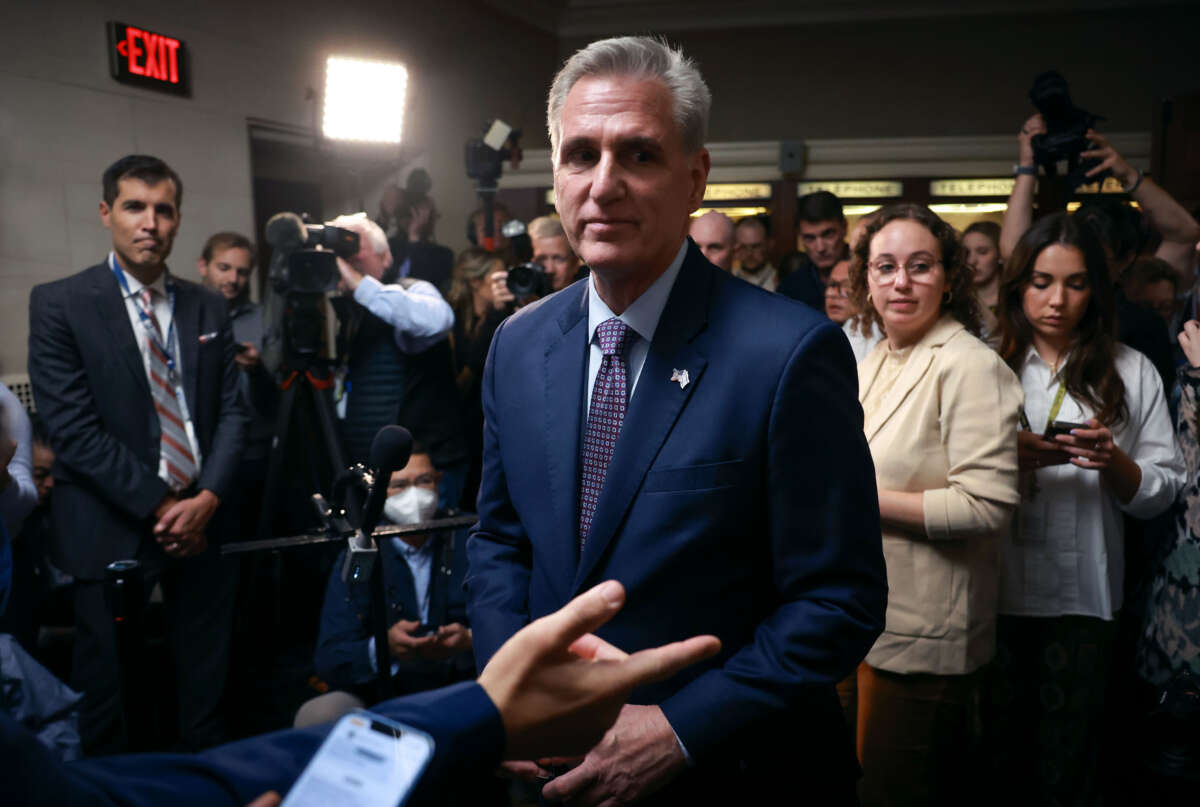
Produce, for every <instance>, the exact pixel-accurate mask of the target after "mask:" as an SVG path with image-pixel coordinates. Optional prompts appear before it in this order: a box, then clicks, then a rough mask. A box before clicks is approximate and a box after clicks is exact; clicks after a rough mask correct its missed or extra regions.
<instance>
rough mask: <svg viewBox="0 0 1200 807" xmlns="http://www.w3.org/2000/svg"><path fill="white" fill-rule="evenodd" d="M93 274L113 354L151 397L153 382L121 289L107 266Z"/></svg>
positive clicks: (97, 303) (98, 310)
mask: <svg viewBox="0 0 1200 807" xmlns="http://www.w3.org/2000/svg"><path fill="white" fill-rule="evenodd" d="M94 271H95V277H94V283H93V284H92V290H93V295H94V298H95V306H94V310H95V311H96V314H97V316H99V317H100V320H101V322H102V323H103V327H104V329H105V330H106V331H107V332H108V335H109V340H110V342H109V343H110V344H111V345H112V349H113V351H114V352H115V353H116V354H117V355H119V356H120V357H121V363H122V364H124V365H125V369H127V370H128V371H129V373H130V375H131V376H133V379H134V383H135V384H136V385H137V386H138V387H139V388H140V389H141V391H142V392H144V393H145V394H146V396H147V397H149V395H150V382H149V381H148V380H147V379H146V365H145V364H144V363H143V360H142V352H141V350H139V349H138V343H137V338H136V337H135V336H134V335H133V327H132V326H131V325H130V322H129V309H127V308H126V307H125V297H124V295H123V294H122V293H121V286H120V285H119V284H118V283H117V279H116V277H114V276H113V273H112V270H111V269H109V267H108V264H107V263H104V264H101V265H100V266H97V267H95V269H94Z"/></svg>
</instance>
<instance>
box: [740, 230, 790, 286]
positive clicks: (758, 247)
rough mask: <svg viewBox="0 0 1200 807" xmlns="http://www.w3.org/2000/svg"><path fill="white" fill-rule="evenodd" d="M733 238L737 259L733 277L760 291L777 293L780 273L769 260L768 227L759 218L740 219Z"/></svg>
mask: <svg viewBox="0 0 1200 807" xmlns="http://www.w3.org/2000/svg"><path fill="white" fill-rule="evenodd" d="M733 237H734V245H733V254H734V257H736V258H737V262H736V263H735V264H734V266H733V276H734V277H736V278H740V279H742V280H745V281H746V282H747V283H751V284H753V285H755V286H758V287H759V288H760V289H766V290H767V291H775V289H776V287H777V286H778V285H779V273H778V272H777V271H775V267H774V266H772V265H771V262H770V261H769V260H767V250H768V248H769V244H768V243H767V226H766V225H765V224H763V222H762V219H760V218H758V217H757V216H746V217H745V218H743V219H740V220H739V221H738V223H737V228H736V229H735V231H734V236H733Z"/></svg>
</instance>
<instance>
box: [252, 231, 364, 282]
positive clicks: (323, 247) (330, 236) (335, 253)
mask: <svg viewBox="0 0 1200 807" xmlns="http://www.w3.org/2000/svg"><path fill="white" fill-rule="evenodd" d="M266 236H267V243H268V244H270V245H271V247H272V248H273V249H274V253H273V254H272V255H271V269H270V278H271V285H272V286H274V288H275V290H276V291H277V292H279V293H280V294H293V293H296V294H324V293H326V292H329V291H333V290H334V289H336V288H337V285H338V279H339V277H340V273H339V272H338V268H337V259H338V258H339V257H341V258H349V257H351V256H353V255H356V254H358V246H359V241H358V233H356V232H354V231H353V230H347V229H346V228H344V227H334V226H333V225H330V224H309V223H308V214H307V213H306V214H304V215H302V216H298V215H296V214H295V213H276V214H275V215H274V216H272V217H271V218H270V219H269V220H268V221H267V227H266Z"/></svg>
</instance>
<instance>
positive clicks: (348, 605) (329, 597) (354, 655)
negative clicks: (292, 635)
mask: <svg viewBox="0 0 1200 807" xmlns="http://www.w3.org/2000/svg"><path fill="white" fill-rule="evenodd" d="M345 557H346V553H345V552H344V551H343V552H342V553H341V554H340V555H338V558H337V561H336V562H335V563H334V564H333V570H332V571H331V572H330V574H329V585H328V586H326V588H325V604H324V606H323V607H322V608H321V630H320V633H319V634H318V636H317V650H316V654H315V657H314V659H313V666H314V667H316V672H317V675H319V676H320V677H321V678H322V679H323V680H324V681H325V682H326V683H328V684H329V685H330V686H333V687H335V688H349V687H353V686H356V685H359V684H364V683H367V682H368V681H371V680H373V679H374V678H375V673H374V672H373V671H372V670H371V661H370V658H369V656H368V653H367V643H368V642H369V641H370V638H371V624H370V621H369V620H367V619H366V618H365V617H366V615H367V613H366V609H365V608H364V607H362V606H363V605H364V604H363V603H359V602H358V601H356V600H355V599H353V598H352V597H351V592H350V588H349V587H348V586H347V585H346V584H345V583H344V582H342V575H341V569H342V561H343V560H344V559H345Z"/></svg>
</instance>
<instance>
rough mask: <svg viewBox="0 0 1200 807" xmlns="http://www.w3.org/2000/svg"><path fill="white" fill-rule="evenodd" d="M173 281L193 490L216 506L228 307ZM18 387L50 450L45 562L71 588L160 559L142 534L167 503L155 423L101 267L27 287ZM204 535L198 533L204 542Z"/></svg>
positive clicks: (229, 377) (237, 405)
mask: <svg viewBox="0 0 1200 807" xmlns="http://www.w3.org/2000/svg"><path fill="white" fill-rule="evenodd" d="M173 279H174V281H175V284H176V301H175V323H176V324H175V328H176V333H177V335H178V338H179V352H180V354H181V355H180V363H181V366H182V370H183V389H184V396H185V397H186V399H187V403H188V409H189V412H190V414H191V417H192V423H193V426H194V428H195V430H196V440H197V442H198V443H199V444H200V452H201V456H202V459H203V465H202V468H201V471H200V477H199V479H198V480H197V485H198V486H199V487H201V488H207V489H208V490H211V491H212V492H214V493H216V494H217V496H219V497H220V498H222V499H224V498H225V497H226V494H227V493H228V491H229V488H230V486H231V485H232V483H233V475H234V471H235V470H236V469H237V463H238V460H239V455H240V453H241V449H242V437H243V432H244V430H245V424H246V414H245V411H244V409H243V407H242V404H241V400H240V398H239V395H238V370H237V365H236V364H235V363H234V360H233V355H234V350H233V335H232V328H231V325H230V321H229V313H228V305H227V304H226V303H225V300H224V298H222V297H221V296H220V295H219V294H217V293H216V292H213V291H210V290H208V289H205V288H204V287H202V286H200V285H198V284H196V283H190V282H188V281H186V280H182V279H179V278H173ZM201 339H203V341H201ZM29 377H30V380H31V381H32V383H33V394H34V400H36V401H37V406H38V412H39V413H40V414H41V416H42V418H43V419H44V420H45V422H46V429H47V431H48V432H49V433H50V442H51V443H52V444H53V447H54V451H55V460H54V480H55V491H54V498H53V502H52V504H51V519H52V523H53V526H54V530H53V535H54V539H53V541H52V544H51V547H50V558H51V560H53V561H54V563H55V565H56V566H58V567H59V568H60V569H62V570H63V571H65V572H67V573H69V574H72V575H75V576H76V577H81V578H85V579H101V578H103V576H104V567H105V566H106V565H107V564H108V563H111V562H112V561H114V560H121V559H125V558H133V557H136V556H137V555H138V550H139V547H141V549H142V550H143V551H151V552H158V551H160V550H158V549H157V545H156V544H154V542H153V541H152V540H151V539H150V529H149V528H150V526H151V518H152V516H153V514H154V508H155V507H156V506H157V505H158V503H159V502H160V501H162V498H163V496H165V495H166V494H167V485H166V483H165V482H163V481H162V480H161V479H159V477H158V463H159V425H158V416H157V415H156V414H155V411H154V402H153V399H152V398H151V396H150V383H149V381H147V379H146V370H145V365H144V364H143V363H142V353H141V351H140V350H139V349H138V345H137V340H136V338H135V337H134V333H133V328H132V327H131V324H130V322H129V314H128V313H127V309H126V307H125V301H124V298H123V296H122V293H121V287H120V285H119V284H118V283H117V279H116V277H114V276H113V273H112V271H111V270H110V269H109V267H108V264H107V263H101V264H97V265H96V266H93V267H91V268H90V269H85V270H83V271H82V272H80V273H78V274H75V275H71V276H70V277H67V278H63V279H62V280H56V281H54V282H52V283H45V284H42V285H40V286H35V287H34V289H33V293H32V294H31V295H30V298H29ZM218 523H219V521H214V522H213V524H214V525H215V524H218ZM216 532H217V530H216V529H214V527H213V526H210V529H209V540H210V542H214V541H215V539H217V538H218V537H219V536H218V535H217V534H216ZM143 541H145V542H146V545H145V546H143V545H142V542H143Z"/></svg>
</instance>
